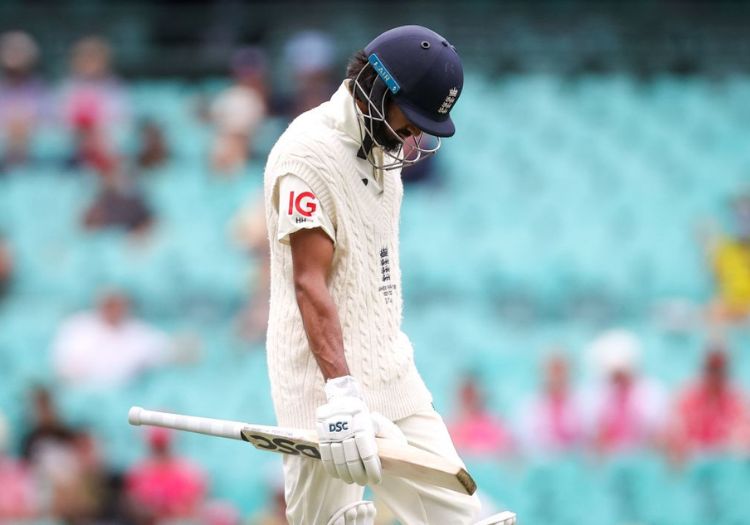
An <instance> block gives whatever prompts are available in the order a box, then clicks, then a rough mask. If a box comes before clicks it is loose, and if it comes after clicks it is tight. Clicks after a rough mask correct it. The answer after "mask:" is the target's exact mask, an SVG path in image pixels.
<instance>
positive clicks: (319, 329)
mask: <svg viewBox="0 0 750 525" xmlns="http://www.w3.org/2000/svg"><path fill="white" fill-rule="evenodd" d="M289 244H290V245H291V248H292V269H293V274H294V292H295V294H296V298H297V305H298V306H299V311H300V314H301V315H302V323H303V325H304V327H305V333H306V334H307V340H308V342H309V344H310V350H311V351H312V353H313V356H315V360H316V362H317V363H318V367H319V368H320V371H321V372H322V374H323V378H324V379H325V380H326V381H327V380H329V379H332V378H334V377H342V376H347V375H349V367H348V365H347V363H346V357H345V355H344V339H343V336H342V333H341V323H340V321H339V315H338V311H337V310H336V305H335V303H334V302H333V298H332V297H331V294H330V292H329V291H328V277H329V275H330V272H331V265H332V263H333V253H334V244H333V241H332V240H331V238H330V237H329V236H328V235H327V234H326V233H325V232H324V231H323V230H322V229H320V228H313V229H302V230H299V231H297V232H294V233H293V234H292V235H290V237H289Z"/></svg>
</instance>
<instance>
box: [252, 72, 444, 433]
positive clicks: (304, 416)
mask: <svg viewBox="0 0 750 525" xmlns="http://www.w3.org/2000/svg"><path fill="white" fill-rule="evenodd" d="M358 118H359V117H358V115H357V113H356V112H355V110H354V107H353V103H352V98H351V95H350V93H349V91H348V90H347V88H346V84H345V83H344V84H342V86H341V87H340V88H339V90H338V91H337V92H336V93H335V94H334V96H333V97H332V98H331V100H330V101H328V102H326V103H324V104H322V105H321V106H319V107H317V108H315V109H313V110H310V111H308V112H306V113H304V114H303V115H301V116H300V117H298V118H297V119H296V120H295V121H294V122H292V124H291V125H290V126H289V128H288V129H287V130H286V131H285V132H284V134H283V135H282V136H281V137H280V138H279V140H278V142H277V143H276V145H275V146H274V148H273V150H272V151H271V153H270V155H269V158H268V163H267V165H266V171H265V181H264V187H265V203H266V221H267V225H268V230H269V242H270V245H271V304H270V315H269V322H268V337H267V352H268V369H269V373H270V378H271V393H272V397H273V401H274V407H275V410H276V415H277V418H278V423H279V424H280V425H284V426H294V427H306V428H313V427H314V424H315V409H316V408H317V407H318V406H320V405H322V404H324V403H325V402H326V400H325V395H324V392H323V386H324V382H323V376H322V374H321V372H320V370H319V368H318V366H317V363H316V361H315V358H314V356H313V354H312V352H311V350H310V346H309V344H308V341H307V337H306V334H305V331H304V327H303V324H302V316H301V315H300V311H299V307H298V306H297V302H296V297H295V291H294V284H293V275H292V256H291V249H290V247H289V246H288V245H285V244H282V243H280V242H279V241H277V240H276V239H277V232H276V230H277V228H278V213H279V196H278V180H279V178H280V177H282V176H283V175H286V174H294V175H296V176H297V177H299V178H301V179H302V180H303V181H305V182H306V183H307V184H308V185H309V186H310V188H311V189H312V190H313V192H314V193H315V195H316V196H317V198H318V200H319V202H320V204H321V205H322V207H323V209H324V210H325V212H326V213H327V215H328V216H329V217H330V218H331V221H332V223H333V226H334V228H335V236H336V239H335V252H334V259H333V267H332V271H331V277H330V281H329V285H328V288H329V291H330V293H331V296H332V297H333V300H334V303H335V304H336V306H337V309H338V314H339V318H340V321H341V328H342V332H343V338H344V349H345V352H346V359H347V362H348V364H349V368H350V370H351V373H352V375H353V376H354V377H356V378H357V379H358V380H359V381H360V383H361V384H362V387H363V390H364V394H365V401H366V402H367V404H368V406H369V407H370V409H371V410H375V411H378V412H381V413H382V414H383V415H385V416H386V417H388V418H390V419H392V420H398V419H401V418H403V417H406V416H409V415H411V414H414V413H415V412H418V411H420V410H424V409H426V408H429V406H430V403H431V401H432V399H431V396H430V393H429V391H428V390H427V388H426V386H425V385H424V382H423V381H422V379H421V377H420V375H419V373H418V372H417V370H416V367H415V365H414V358H413V350H412V346H411V343H410V342H409V340H408V338H407V337H406V335H405V334H404V333H403V332H402V331H401V311H402V298H401V271H400V268H399V254H398V221H399V209H400V206H401V197H402V195H403V186H402V185H401V178H400V173H399V172H398V171H396V170H391V171H388V172H385V173H383V174H380V175H382V179H383V185H384V189H383V192H382V193H381V194H380V196H379V197H377V196H375V195H373V193H372V192H370V191H368V190H367V188H366V187H365V185H364V184H363V183H362V180H361V178H362V174H363V173H366V172H365V171H363V170H372V169H373V168H372V167H371V166H370V164H369V163H368V162H367V161H366V160H364V159H361V158H358V157H357V151H358V150H359V147H360V143H361V142H360V129H359V126H358V124H357V119H358Z"/></svg>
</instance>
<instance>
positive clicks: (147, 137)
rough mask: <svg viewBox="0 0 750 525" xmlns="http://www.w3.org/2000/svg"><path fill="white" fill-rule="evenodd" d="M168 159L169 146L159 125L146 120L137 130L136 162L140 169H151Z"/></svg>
mask: <svg viewBox="0 0 750 525" xmlns="http://www.w3.org/2000/svg"><path fill="white" fill-rule="evenodd" d="M168 160H169V147H168V146H167V140H166V138H165V137H164V132H163V131H162V129H161V127H159V125H158V124H157V123H156V122H154V121H152V120H146V121H145V122H143V123H142V124H141V127H140V130H139V144H138V153H137V154H136V164H137V166H138V168H140V169H141V170H151V169H154V168H158V167H159V166H162V165H163V164H164V163H165V162H167V161H168Z"/></svg>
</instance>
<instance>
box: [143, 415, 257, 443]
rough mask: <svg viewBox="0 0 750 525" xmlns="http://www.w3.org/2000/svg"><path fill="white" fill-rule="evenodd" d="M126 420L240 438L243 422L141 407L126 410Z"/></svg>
mask: <svg viewBox="0 0 750 525" xmlns="http://www.w3.org/2000/svg"><path fill="white" fill-rule="evenodd" d="M128 422H129V423H130V424H131V425H136V426H138V425H151V426H157V427H164V428H172V429H175V430H186V431H188V432H197V433H199V434H206V435H209V436H218V437H225V438H229V439H242V435H241V433H240V432H241V431H242V428H243V427H244V426H245V424H244V423H239V422H237V421H228V420H224V419H211V418H207V417H196V416H184V415H181V414H170V413H168V412H158V411H156V410H146V409H145V408H141V407H131V408H130V410H129V411H128Z"/></svg>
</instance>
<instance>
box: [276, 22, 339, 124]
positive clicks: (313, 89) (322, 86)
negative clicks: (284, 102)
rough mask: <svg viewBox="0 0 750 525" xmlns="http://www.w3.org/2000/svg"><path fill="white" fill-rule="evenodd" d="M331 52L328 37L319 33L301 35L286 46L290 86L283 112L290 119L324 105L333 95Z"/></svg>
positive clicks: (333, 77) (298, 34)
mask: <svg viewBox="0 0 750 525" xmlns="http://www.w3.org/2000/svg"><path fill="white" fill-rule="evenodd" d="M334 51H335V46H334V43H333V40H332V38H331V37H330V35H328V34H326V33H322V32H319V31H302V32H300V33H297V34H296V35H294V36H293V37H292V38H291V40H289V42H287V44H286V47H285V49H284V58H285V62H286V63H287V64H289V65H290V67H291V74H292V83H293V88H292V89H293V91H292V99H291V101H290V103H289V104H288V106H289V107H288V108H287V111H286V113H287V114H288V116H289V117H290V118H294V117H296V116H297V115H299V114H300V113H302V112H304V111H307V110H308V109H312V108H314V107H316V106H319V105H320V104H322V103H323V102H326V101H327V100H328V99H329V98H331V95H332V94H333V92H334V91H336V88H337V87H338V83H337V82H336V80H335V76H334V74H333V66H334V58H335V56H334Z"/></svg>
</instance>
